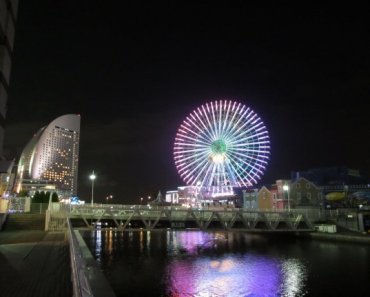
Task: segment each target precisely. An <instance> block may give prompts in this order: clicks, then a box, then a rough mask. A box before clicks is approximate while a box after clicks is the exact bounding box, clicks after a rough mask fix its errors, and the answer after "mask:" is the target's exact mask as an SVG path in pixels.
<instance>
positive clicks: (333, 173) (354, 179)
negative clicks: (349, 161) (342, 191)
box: [291, 166, 369, 186]
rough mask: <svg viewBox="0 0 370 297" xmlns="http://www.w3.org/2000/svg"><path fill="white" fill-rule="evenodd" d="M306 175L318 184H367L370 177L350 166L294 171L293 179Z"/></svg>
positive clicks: (306, 177)
mask: <svg viewBox="0 0 370 297" xmlns="http://www.w3.org/2000/svg"><path fill="white" fill-rule="evenodd" d="M301 177H304V178H305V179H307V180H309V181H311V182H313V183H314V184H315V185H317V186H338V185H339V186H341V185H361V184H367V183H368V182H369V178H368V177H367V176H365V175H364V174H363V173H361V172H360V170H359V169H350V168H348V167H344V166H343V167H318V168H311V169H308V170H305V171H292V172H291V178H292V181H295V180H298V179H299V178H301Z"/></svg>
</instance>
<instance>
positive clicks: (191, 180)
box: [185, 161, 207, 183]
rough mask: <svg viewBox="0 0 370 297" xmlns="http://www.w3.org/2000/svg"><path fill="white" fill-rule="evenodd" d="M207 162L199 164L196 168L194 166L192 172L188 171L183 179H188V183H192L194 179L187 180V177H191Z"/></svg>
mask: <svg viewBox="0 0 370 297" xmlns="http://www.w3.org/2000/svg"><path fill="white" fill-rule="evenodd" d="M206 162H207V161H203V162H199V163H198V165H197V166H195V167H194V168H193V169H192V170H190V171H189V172H188V173H187V175H186V176H185V178H188V179H189V182H190V183H192V182H193V181H194V178H189V176H193V174H194V172H195V171H196V170H197V169H198V168H200V167H202V166H203V165H204V164H205V163H206Z"/></svg>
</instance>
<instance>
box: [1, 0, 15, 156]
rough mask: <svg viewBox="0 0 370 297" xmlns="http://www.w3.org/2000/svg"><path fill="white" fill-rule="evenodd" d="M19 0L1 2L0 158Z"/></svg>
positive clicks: (2, 0)
mask: <svg viewBox="0 0 370 297" xmlns="http://www.w3.org/2000/svg"><path fill="white" fill-rule="evenodd" d="M17 11H18V0H0V156H1V155H2V152H3V146H4V130H5V116H6V103H7V101H8V90H9V80H10V70H11V67H12V56H13V46H14V35H15V21H16V18H17Z"/></svg>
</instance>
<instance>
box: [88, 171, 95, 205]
mask: <svg viewBox="0 0 370 297" xmlns="http://www.w3.org/2000/svg"><path fill="white" fill-rule="evenodd" d="M89 177H90V179H91V206H94V180H95V179H96V175H95V173H94V170H93V172H92V173H91V174H90V176H89Z"/></svg>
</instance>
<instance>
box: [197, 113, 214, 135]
mask: <svg viewBox="0 0 370 297" xmlns="http://www.w3.org/2000/svg"><path fill="white" fill-rule="evenodd" d="M198 112H199V114H198ZM198 112H197V111H194V113H195V116H196V117H197V119H198V120H199V122H200V123H201V124H202V126H203V133H204V134H205V136H206V137H207V141H209V142H212V141H213V139H214V137H212V133H211V131H209V129H208V128H207V125H206V124H205V123H204V121H203V120H202V118H201V115H202V111H201V110H200V108H199V107H198Z"/></svg>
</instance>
